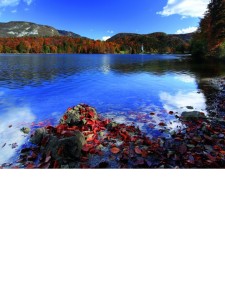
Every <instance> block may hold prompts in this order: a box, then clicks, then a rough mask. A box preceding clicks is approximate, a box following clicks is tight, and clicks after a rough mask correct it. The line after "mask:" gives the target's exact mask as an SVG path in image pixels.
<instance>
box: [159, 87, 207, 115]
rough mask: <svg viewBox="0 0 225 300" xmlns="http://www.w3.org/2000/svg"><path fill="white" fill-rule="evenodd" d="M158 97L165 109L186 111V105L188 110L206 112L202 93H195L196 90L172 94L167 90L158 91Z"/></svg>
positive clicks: (179, 111)
mask: <svg viewBox="0 0 225 300" xmlns="http://www.w3.org/2000/svg"><path fill="white" fill-rule="evenodd" d="M159 98H160V100H161V102H162V105H163V107H164V109H166V110H167V111H175V112H178V113H181V112H182V111H186V110H187V107H188V108H189V109H190V110H198V111H204V112H205V113H206V103H205V97H204V95H203V94H202V93H196V91H192V92H188V93H185V92H182V91H178V92H177V93H175V94H173V95H172V94H170V93H168V92H160V93H159ZM191 107H192V108H191Z"/></svg>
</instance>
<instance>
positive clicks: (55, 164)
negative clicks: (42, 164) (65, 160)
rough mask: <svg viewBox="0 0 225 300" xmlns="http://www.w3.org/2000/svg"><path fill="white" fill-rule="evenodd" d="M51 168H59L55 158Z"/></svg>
mask: <svg viewBox="0 0 225 300" xmlns="http://www.w3.org/2000/svg"><path fill="white" fill-rule="evenodd" d="M53 168H54V169H58V168H59V163H58V161H57V160H56V161H55V162H54V165H53Z"/></svg>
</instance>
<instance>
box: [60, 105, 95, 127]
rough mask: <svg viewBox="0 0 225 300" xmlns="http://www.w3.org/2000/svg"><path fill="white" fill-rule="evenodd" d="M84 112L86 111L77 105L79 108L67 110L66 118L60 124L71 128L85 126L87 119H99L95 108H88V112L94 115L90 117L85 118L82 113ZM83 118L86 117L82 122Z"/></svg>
mask: <svg viewBox="0 0 225 300" xmlns="http://www.w3.org/2000/svg"><path fill="white" fill-rule="evenodd" d="M82 110H84V108H83V107H82V105H77V106H75V107H73V108H72V109H70V110H67V112H66V113H65V114H64V116H63V117H62V118H61V119H60V124H64V125H70V126H79V125H82V124H85V117H87V118H90V119H93V120H97V119H98V115H97V112H96V110H95V109H94V108H93V107H89V108H88V110H89V111H90V112H91V113H92V115H90V116H88V115H87V116H85V115H84V114H83V113H82ZM81 117H84V119H83V120H81Z"/></svg>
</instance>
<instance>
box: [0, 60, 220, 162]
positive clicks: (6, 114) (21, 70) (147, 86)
mask: <svg viewBox="0 0 225 300" xmlns="http://www.w3.org/2000/svg"><path fill="white" fill-rule="evenodd" d="M224 74H225V70H224V69H223V68H222V67H221V66H220V69H218V66H217V67H215V66H213V65H211V66H209V65H205V64H202V65H200V64H196V63H195V64H194V63H192V62H191V61H190V58H189V57H187V56H181V55H0V164H3V163H6V162H8V163H10V162H13V161H14V160H15V159H16V156H17V153H18V152H19V149H20V147H21V146H22V145H23V144H24V143H26V142H27V137H26V136H25V135H24V134H23V133H22V132H21V131H20V129H21V128H22V127H30V128H32V129H34V128H35V127H40V126H41V125H46V124H57V123H58V121H59V119H60V117H61V116H62V114H63V113H64V112H65V111H66V109H67V108H68V107H70V106H75V105H77V104H79V103H86V104H89V105H91V106H94V107H95V108H96V109H97V111H98V112H99V113H101V114H102V115H103V116H106V117H110V118H114V119H115V121H118V122H126V123H132V122H134V123H135V125H136V126H139V127H140V128H141V129H142V130H143V131H144V132H146V133H147V134H148V135H150V136H157V135H159V134H160V130H159V128H158V127H157V126H156V127H155V128H154V130H153V127H154V125H157V124H158V123H159V122H160V121H164V122H166V123H167V125H168V133H169V131H170V130H173V129H176V128H178V127H179V124H178V122H177V119H176V118H174V117H173V116H170V115H169V114H168V111H171V110H172V111H174V112H177V113H178V114H180V113H181V112H182V111H184V110H187V109H188V108H187V106H191V107H193V109H195V110H200V111H203V112H205V113H206V114H208V113H210V111H209V109H208V106H207V95H206V93H205V92H204V91H203V90H202V89H201V85H200V84H199V82H200V80H201V79H202V78H207V77H212V78H213V77H214V76H221V75H224ZM189 109H190V108H189ZM150 112H155V116H154V117H151V116H150ZM177 126H178V127H177ZM164 134H165V133H164Z"/></svg>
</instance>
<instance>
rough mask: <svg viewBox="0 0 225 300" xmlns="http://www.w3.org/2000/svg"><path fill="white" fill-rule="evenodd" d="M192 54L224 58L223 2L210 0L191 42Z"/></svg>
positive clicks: (224, 14) (224, 6)
mask: <svg viewBox="0 0 225 300" xmlns="http://www.w3.org/2000/svg"><path fill="white" fill-rule="evenodd" d="M192 54H193V55H194V56H202V57H217V58H223V57H225V0H211V2H210V3H209V5H208V8H207V11H206V13H205V15H204V17H203V19H201V20H200V23H199V28H198V31H197V32H196V34H195V36H194V38H193V42H192Z"/></svg>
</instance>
